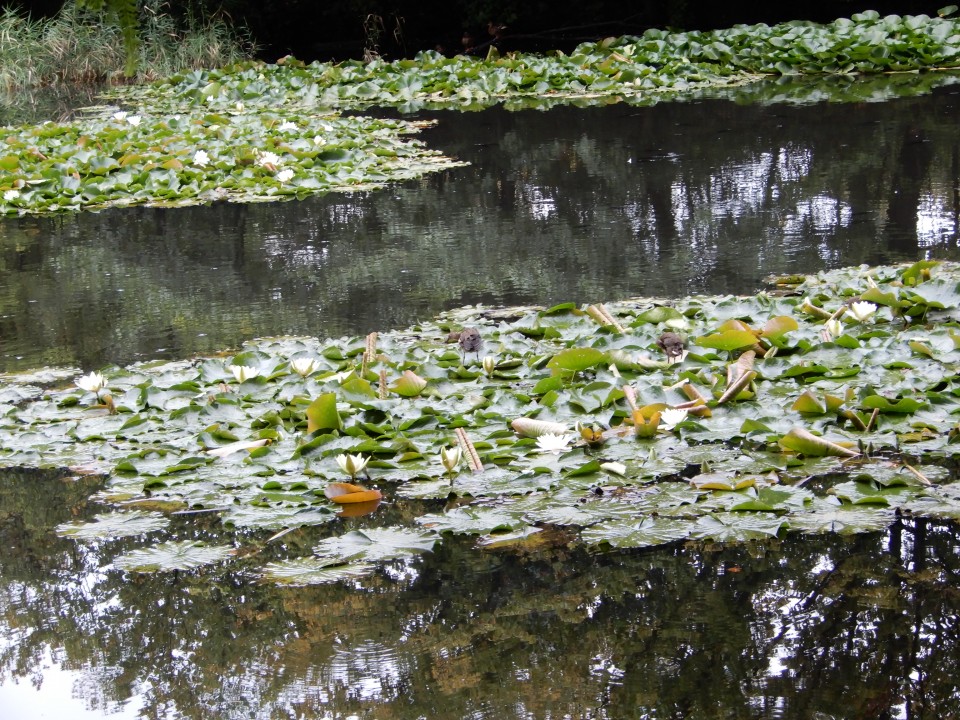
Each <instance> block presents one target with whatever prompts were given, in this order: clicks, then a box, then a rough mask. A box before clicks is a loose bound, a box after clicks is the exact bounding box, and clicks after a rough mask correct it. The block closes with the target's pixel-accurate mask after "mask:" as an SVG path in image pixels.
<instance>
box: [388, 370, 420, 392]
mask: <svg viewBox="0 0 960 720" xmlns="http://www.w3.org/2000/svg"><path fill="white" fill-rule="evenodd" d="M426 386H427V381H426V380H424V379H423V378H422V377H420V376H419V375H417V374H416V373H415V372H413V371H412V370H404V372H403V375H401V376H400V379H399V380H397V381H396V382H395V383H394V384H393V385H391V386H390V389H391V390H393V391H394V392H396V393H398V394H400V395H403V397H416V396H417V395H419V394H420V393H421V392H423V389H424V388H425V387H426Z"/></svg>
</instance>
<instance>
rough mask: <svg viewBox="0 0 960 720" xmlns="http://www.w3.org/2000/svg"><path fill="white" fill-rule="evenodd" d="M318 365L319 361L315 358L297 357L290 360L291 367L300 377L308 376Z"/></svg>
mask: <svg viewBox="0 0 960 720" xmlns="http://www.w3.org/2000/svg"><path fill="white" fill-rule="evenodd" d="M317 367H318V363H317V361H316V360H314V359H313V358H297V359H296V360H291V361H290V368H291V369H292V370H293V371H294V372H295V373H296V374H297V375H299V376H300V377H306V376H307V375H309V374H310V373H312V372H313V371H314V370H316V369H317Z"/></svg>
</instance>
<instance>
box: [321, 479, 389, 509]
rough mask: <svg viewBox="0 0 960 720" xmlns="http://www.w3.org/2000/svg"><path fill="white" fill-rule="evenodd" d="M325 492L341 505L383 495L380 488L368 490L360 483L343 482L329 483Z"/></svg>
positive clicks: (377, 498) (329, 497)
mask: <svg viewBox="0 0 960 720" xmlns="http://www.w3.org/2000/svg"><path fill="white" fill-rule="evenodd" d="M323 494H324V495H326V496H327V498H328V499H329V500H332V501H333V502H335V503H338V504H341V505H342V504H345V503H364V502H371V501H373V500H379V499H380V498H382V497H383V495H381V494H380V491H379V490H367V489H366V488H363V487H360V486H359V485H353V484H351V483H342V482H335V483H329V484H328V485H327V486H326V487H325V488H324V489H323Z"/></svg>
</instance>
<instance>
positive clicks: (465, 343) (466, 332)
mask: <svg viewBox="0 0 960 720" xmlns="http://www.w3.org/2000/svg"><path fill="white" fill-rule="evenodd" d="M457 342H458V343H459V344H460V356H461V359H462V360H463V361H464V362H466V357H467V353H476V354H477V362H479V361H480V351H481V350H482V349H483V338H482V337H480V331H479V330H477V329H476V328H475V327H468V328H464V329H463V330H462V331H461V332H460V337H459V338H458V339H457Z"/></svg>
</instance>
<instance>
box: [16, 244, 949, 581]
mask: <svg viewBox="0 0 960 720" xmlns="http://www.w3.org/2000/svg"><path fill="white" fill-rule="evenodd" d="M958 322H960V265H954V264H948V263H937V262H933V261H929V262H928V261H923V262H919V263H916V264H914V265H911V266H902V267H880V268H852V269H847V270H843V271H832V272H826V273H822V274H819V275H816V276H810V277H795V278H780V279H779V280H778V281H777V283H776V286H775V287H773V289H771V290H770V291H769V292H762V293H759V294H757V295H756V296H753V297H734V296H727V297H690V298H686V299H681V300H671V301H656V300H650V299H638V300H631V301H624V302H616V303H609V304H607V305H591V306H582V307H580V306H575V305H573V304H563V305H558V306H555V307H552V308H526V309H514V310H492V309H484V308H480V307H474V308H466V309H463V310H460V311H456V312H453V313H450V314H447V315H444V316H442V317H441V318H440V319H438V320H437V321H435V322H430V323H424V324H422V325H418V326H416V327H413V328H409V329H407V330H405V331H402V332H384V333H381V334H378V335H377V334H374V335H371V336H369V337H366V338H361V337H355V338H339V339H313V338H276V339H263V340H257V341H254V342H251V343H249V344H248V345H247V346H246V347H244V348H243V349H242V350H241V351H240V352H238V353H236V354H232V355H228V356H224V357H205V358H198V359H194V360H185V361H181V362H156V363H142V364H137V365H133V366H130V367H125V368H120V367H108V368H103V369H101V370H100V371H99V372H96V373H89V374H80V372H79V370H76V369H74V370H71V369H61V370H51V369H47V370H42V371H37V372H35V373H29V374H19V375H5V376H3V377H2V378H0V379H2V386H0V465H3V466H8V467H9V466H30V467H69V468H73V469H74V471H76V472H83V473H104V474H106V475H107V476H108V478H107V483H106V486H105V489H104V490H103V492H102V494H101V499H102V500H103V501H104V502H105V503H107V504H108V506H111V507H112V508H113V509H112V510H110V511H108V512H105V513H104V514H103V515H101V516H100V517H99V518H98V519H97V520H96V521H94V522H91V523H72V524H68V525H65V526H61V527H60V528H59V532H61V533H62V534H64V535H71V536H75V537H77V538H78V540H81V541H83V540H86V539H95V538H105V537H117V536H127V535H139V536H143V537H144V538H145V543H146V547H144V548H143V549H142V550H139V551H137V552H136V553H135V554H133V555H131V556H129V557H128V556H124V557H123V558H122V559H121V560H120V561H118V562H119V563H120V565H122V566H123V567H124V568H125V569H130V570H149V569H158V568H190V567H194V566H196V565H200V564H206V563H210V562H230V561H231V560H230V558H231V557H232V555H231V550H232V547H231V546H230V545H229V544H225V545H221V546H210V545H206V544H203V543H199V542H197V541H194V540H178V539H168V540H167V541H166V542H160V543H159V544H155V543H156V541H158V540H162V539H163V538H164V535H165V532H166V529H167V528H168V527H169V525H170V518H171V516H173V515H185V516H187V517H189V516H190V515H191V514H194V513H216V514H217V515H219V517H220V518H221V519H222V523H223V524H224V525H225V526H227V527H233V528H245V529H251V530H257V529H261V530H263V531H265V532H268V533H270V534H276V535H277V536H280V535H282V534H283V533H285V532H288V531H290V530H291V529H295V528H298V527H301V526H318V525H319V526H325V525H327V524H328V523H331V522H332V521H334V520H338V519H341V518H343V517H344V516H345V515H346V516H351V515H362V514H365V513H373V516H372V517H373V518H374V519H375V518H376V513H377V512H378V510H379V511H381V512H382V509H383V505H382V504H383V503H387V504H388V506H389V505H396V504H401V505H403V506H404V508H406V514H403V517H407V518H412V519H410V520H409V522H406V523H401V524H399V525H397V524H394V525H391V526H389V527H375V525H376V523H375V522H374V524H373V525H374V526H369V527H367V529H364V530H354V531H352V532H347V533H344V534H340V535H337V534H332V535H331V537H328V538H327V539H326V540H324V541H322V542H321V543H320V544H319V545H317V547H315V548H314V553H313V554H312V555H311V556H309V557H290V558H288V559H286V560H282V561H279V562H274V563H272V564H270V565H268V566H266V567H263V568H261V573H262V575H263V576H264V577H266V578H270V579H273V580H278V581H284V582H324V581H329V580H336V579H340V578H345V577H355V576H358V575H362V574H364V573H368V572H371V571H372V570H373V569H374V568H375V567H377V563H379V562H382V561H384V560H389V559H393V558H398V557H405V556H409V555H411V554H416V553H420V552H424V551H426V550H428V549H430V548H432V547H434V545H435V544H436V543H438V542H441V541H442V538H443V537H444V535H446V534H448V533H452V534H457V535H463V534H466V535H473V536H476V537H477V540H478V543H479V544H481V545H485V546H497V547H502V546H504V545H511V544H515V543H531V542H536V541H537V539H538V538H539V537H545V538H551V541H552V542H554V541H556V537H557V534H556V532H555V531H557V530H560V531H562V534H561V537H563V539H564V540H563V541H564V542H575V543H583V544H585V545H587V546H590V547H593V548H596V549H597V550H600V551H602V550H609V549H612V548H638V547H647V546H653V545H659V544H663V543H671V542H677V541H682V540H713V541H721V542H725V541H747V540H751V539H757V538H772V537H775V536H782V535H784V534H786V533H790V532H800V533H810V532H842V533H846V532H861V531H869V530H880V529H883V528H885V527H887V526H888V525H889V524H890V523H891V522H892V521H893V520H894V518H895V515H896V514H898V513H900V514H910V513H912V514H917V515H925V516H935V517H948V518H960V483H956V482H955V480H956V465H955V460H954V456H955V448H956V447H957V445H956V443H957V441H958V436H960V424H958V423H960V376H958V361H960V349H958V347H960V325H958ZM468 327H472V328H477V329H478V330H479V332H480V333H481V336H482V338H483V341H484V342H483V347H482V348H481V349H480V350H479V352H477V353H465V352H464V351H463V350H462V348H461V347H460V344H459V343H458V342H457V340H458V338H459V333H460V332H461V331H462V330H463V329H464V328H468ZM667 333H672V335H668V334H667ZM679 341H684V342H685V348H683V347H681V345H680V344H679ZM662 347H666V348H667V350H669V351H670V355H668V354H667V353H665V352H664V350H663V349H662ZM343 483H350V484H355V485H357V486H359V489H362V490H372V491H376V494H378V495H381V496H382V498H381V499H373V500H368V501H367V502H364V503H349V502H348V503H342V502H340V500H342V499H343V498H342V497H341V498H340V499H339V500H337V498H336V497H335V496H336V495H337V494H338V493H331V492H330V489H331V488H332V487H342V485H341V484H343ZM347 487H348V488H349V485H348V486H347ZM338 492H342V491H338ZM328 496H329V497H332V498H333V500H331V499H329V498H328ZM334 500H337V501H336V502H335V501H334ZM331 527H338V528H341V529H342V527H343V526H342V524H337V525H334V526H331ZM541 534H542V535H541Z"/></svg>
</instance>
